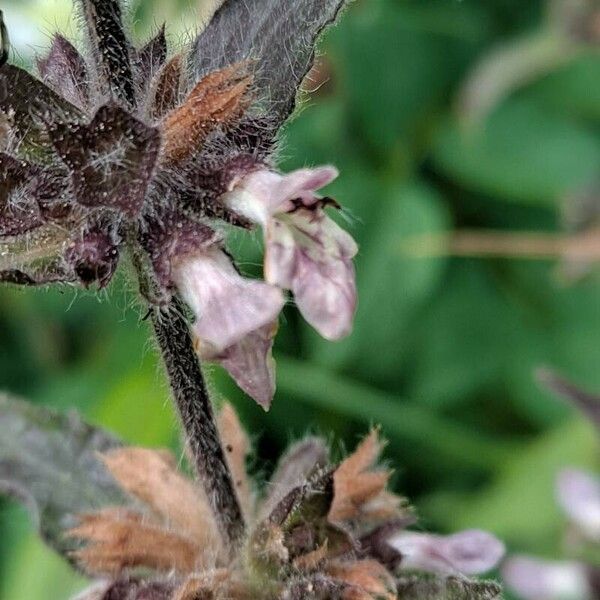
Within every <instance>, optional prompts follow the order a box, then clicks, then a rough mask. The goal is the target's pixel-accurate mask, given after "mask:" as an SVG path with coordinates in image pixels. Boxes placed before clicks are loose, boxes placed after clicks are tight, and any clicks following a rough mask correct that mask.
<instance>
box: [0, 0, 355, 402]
mask: <svg viewBox="0 0 600 600" xmlns="http://www.w3.org/2000/svg"><path fill="white" fill-rule="evenodd" d="M75 4H76V5H77V6H78V8H79V11H80V13H81V17H82V18H81V23H82V24H83V26H84V29H85V32H84V33H85V39H86V48H85V51H84V52H80V51H79V50H78V49H77V48H76V47H75V46H74V45H73V44H72V43H71V42H69V41H68V40H67V39H65V38H64V37H62V36H61V35H56V36H55V37H54V39H53V42H52V46H51V48H50V51H49V53H48V54H47V55H46V56H44V57H42V58H39V59H38V61H37V75H36V76H34V75H31V74H30V73H28V72H27V71H25V70H23V69H21V68H19V67H17V66H14V65H11V64H8V63H7V58H8V48H7V40H8V36H7V33H6V30H5V29H4V25H2V27H3V30H2V43H3V48H2V55H1V56H0V136H1V137H0V280H3V281H7V282H11V283H19V284H27V285H40V284H48V283H55V282H62V283H71V284H81V285H84V286H91V285H94V284H96V285H98V286H99V287H104V286H106V285H108V284H109V283H110V281H111V279H112V276H113V275H114V273H115V271H116V269H117V267H118V264H119V260H120V257H121V256H122V255H123V253H124V251H129V252H131V253H132V254H133V256H134V257H135V264H136V266H137V269H138V272H139V273H140V274H141V277H142V287H143V293H144V295H145V297H146V299H147V300H148V302H149V303H150V305H151V306H152V307H154V308H155V309H157V310H159V311H160V310H163V309H164V308H165V307H167V306H168V305H169V304H170V303H171V300H172V298H173V297H174V296H175V295H180V296H181V297H183V299H184V300H185V301H186V302H187V304H188V305H189V306H190V308H191V309H192V312H193V313H194V317H195V320H196V322H195V325H194V334H195V337H196V338H197V346H198V348H199V349H200V352H201V355H202V356H203V357H204V358H205V359H207V360H213V361H218V362H220V363H221V364H222V365H223V366H224V367H225V368H226V369H227V370H228V371H229V372H230V373H231V375H232V376H233V377H234V378H235V379H236V381H237V382H238V383H239V385H240V386H241V387H242V388H243V389H244V390H245V391H246V392H248V393H249V394H250V395H251V396H253V397H254V398H255V399H256V400H257V401H258V402H259V403H260V404H261V405H263V406H264V407H265V408H268V406H269V405H270V402H271V399H272V397H273V394H274V389H275V387H274V371H273V365H274V363H273V361H272V358H271V346H272V340H273V336H274V334H275V331H276V329H277V321H278V314H279V312H280V310H281V308H282V306H283V304H284V296H283V292H282V290H291V291H292V292H293V294H294V297H295V301H296V303H297V305H298V307H299V308H300V310H301V312H302V313H303V314H304V316H305V317H306V319H307V320H308V321H309V322H310V323H311V324H312V325H313V326H314V327H315V328H316V329H317V330H318V331H319V332H320V333H321V334H322V335H323V336H324V337H326V338H328V339H338V338H340V337H342V336H344V335H347V334H348V333H349V332H350V329H351V326H352V318H353V315H354V309H355V305H356V290H355V281H354V269H353V265H352V258H353V257H354V255H355V254H356V251H357V248H356V245H355V243H354V241H353V240H352V238H351V237H350V236H349V235H348V234H347V233H346V232H344V231H343V230H342V229H341V228H340V227H339V226H338V225H336V224H335V223H334V222H333V221H332V220H331V219H330V218H329V217H328V216H326V214H325V211H324V208H325V207H326V206H328V205H331V206H337V204H336V203H335V202H334V201H332V200H330V199H327V198H321V197H319V196H317V194H316V191H317V190H318V189H320V188H321V187H323V186H324V185H326V184H327V183H329V182H330V181H331V180H332V179H334V178H335V176H336V175H337V171H335V169H333V168H331V167H325V168H321V169H314V170H310V169H308V170H303V171H298V172H296V173H292V174H290V175H287V176H283V175H280V174H278V173H277V172H276V171H275V165H274V164H273V159H272V155H273V151H274V150H275V145H276V140H277V135H278V131H279V129H280V127H281V126H282V124H283V123H284V122H285V121H286V120H287V118H288V117H289V116H290V114H291V113H292V112H293V109H294V107H295V103H296V96H297V92H298V89H299V87H300V85H301V83H302V81H303V80H304V77H305V76H306V74H307V72H308V70H309V69H310V67H311V65H312V61H313V55H314V44H315V42H316V39H317V37H318V36H319V34H320V33H321V31H322V30H323V28H324V27H325V26H326V25H328V24H329V23H330V22H331V21H332V20H333V19H334V18H335V17H336V15H337V13H338V11H339V9H340V8H341V6H342V4H343V0H327V1H325V2H315V1H314V0H310V1H308V0H303V1H301V2H297V3H294V7H293V10H286V11H282V10H281V8H280V5H279V4H278V3H277V2H272V1H269V2H262V1H261V2H258V1H257V0H253V1H252V2H248V1H245V2H239V1H238V0H228V1H226V2H224V3H223V4H222V5H221V7H220V9H219V10H218V11H217V12H216V14H215V15H214V17H213V19H212V20H211V21H210V23H209V24H208V25H207V27H206V28H205V30H204V31H203V32H201V33H200V34H199V35H198V37H197V38H196V40H194V41H193V43H192V44H191V45H190V46H189V47H185V48H183V49H181V51H180V52H178V53H175V54H172V55H169V52H168V46H167V40H166V36H165V30H164V27H163V28H162V29H160V30H159V32H158V33H157V35H156V37H154V39H152V40H150V41H149V42H148V43H147V44H146V45H145V46H143V47H139V48H138V47H136V46H135V45H134V44H133V43H132V42H131V41H130V39H129V37H128V35H127V32H126V30H125V28H124V27H123V22H122V21H123V19H122V6H121V3H120V2H119V0H76V2H75ZM248 23H253V25H252V26H251V27H249V26H248ZM295 30H297V32H296V31H295ZM292 32H294V33H293V34H292ZM290 34H292V35H290ZM260 211H262V212H261V214H260V215H258V212H260ZM255 223H257V224H260V225H261V226H262V227H263V228H264V229H265V235H266V238H267V249H266V259H265V279H266V283H263V282H258V281H250V280H247V279H245V278H243V277H242V276H241V275H240V274H239V273H238V272H237V269H236V267H235V264H234V260H233V258H232V257H231V256H230V255H229V254H228V253H227V251H226V236H225V235H224V233H223V231H224V228H223V225H224V224H229V225H233V226H235V227H240V228H246V229H251V228H252V227H253V226H254V224H255Z"/></svg>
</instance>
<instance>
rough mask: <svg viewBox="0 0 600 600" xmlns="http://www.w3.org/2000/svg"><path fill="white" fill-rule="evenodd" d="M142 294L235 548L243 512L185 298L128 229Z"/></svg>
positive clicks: (191, 443) (210, 493) (202, 474)
mask: <svg viewBox="0 0 600 600" xmlns="http://www.w3.org/2000/svg"><path fill="white" fill-rule="evenodd" d="M126 235H127V237H128V238H129V242H130V243H129V248H130V251H131V258H132V261H133V266H134V268H135V270H136V271H137V275H138V280H139V286H140V294H141V296H142V297H143V298H145V299H146V301H147V302H148V304H149V305H150V316H151V318H152V326H153V328H154V333H155V336H156V340H157V342H158V346H159V348H160V352H161V356H162V359H163V362H164V363H165V367H166V371H167V376H168V378H169V383H170V384H171V391H172V392H173V398H174V400H175V405H176V407H177V410H178V412H179V418H180V420H181V425H182V427H183V431H184V434H185V438H186V440H185V441H186V443H187V445H188V448H189V451H190V453H191V456H192V460H193V461H194V468H195V470H196V473H197V474H198V477H199V478H200V481H201V483H202V485H203V487H204V491H205V492H206V495H207V497H208V500H209V502H210V505H211V508H212V510H213V513H214V516H215V519H216V520H217V523H218V524H219V528H220V530H221V535H222V536H223V539H224V541H225V543H226V544H228V545H229V547H230V548H231V549H232V550H233V549H235V547H236V546H237V545H238V544H239V543H240V542H241V541H242V539H243V537H244V529H245V524H244V517H243V515H242V510H241V507H240V504H239V502H238V497H237V494H236V491H235V487H234V484H233V478H232V476H231V472H230V470H229V466H228V464H227V459H226V458H225V453H224V452H223V446H222V445H221V438H220V436H219V430H218V428H217V424H216V422H215V417H214V412H213V408H212V404H211V401H210V397H209V394H208V390H207V389H206V383H205V381H204V376H203V374H202V369H201V368H200V363H199V361H198V356H197V355H196V351H195V349H194V342H193V340H192V336H191V334H190V330H189V326H188V322H187V320H186V318H185V312H184V307H183V304H182V303H181V301H180V300H179V299H178V298H177V297H176V296H173V297H172V298H170V299H167V298H166V297H165V296H164V295H162V294H161V291H160V286H159V285H158V282H157V281H156V277H155V276H154V271H153V270H152V269H151V267H150V266H149V265H148V264H147V258H146V256H145V255H144V253H143V251H142V249H141V248H140V247H139V246H138V244H137V242H136V241H135V240H136V232H135V231H134V230H129V231H127V232H126Z"/></svg>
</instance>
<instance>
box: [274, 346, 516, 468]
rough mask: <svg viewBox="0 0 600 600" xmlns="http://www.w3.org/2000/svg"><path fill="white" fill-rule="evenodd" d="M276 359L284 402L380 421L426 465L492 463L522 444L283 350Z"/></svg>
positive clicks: (480, 465) (493, 465) (479, 465)
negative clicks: (426, 461) (427, 459)
mask: <svg viewBox="0 0 600 600" xmlns="http://www.w3.org/2000/svg"><path fill="white" fill-rule="evenodd" d="M278 365H279V391H278V393H279V394H280V395H282V396H285V397H286V398H287V399H288V402H289V400H291V399H295V400H297V401H298V402H301V403H302V404H303V405H308V406H313V407H317V408H324V409H326V410H327V411H328V412H331V411H335V413H336V414H337V415H343V416H344V420H345V419H347V418H353V419H357V420H359V421H361V422H366V423H373V422H375V423H382V424H383V425H384V427H385V432H386V433H387V434H389V435H394V436H396V437H398V438H401V439H405V440H406V441H407V442H409V443H410V445H411V446H417V447H418V448H419V452H420V454H421V455H426V456H427V457H430V460H431V462H430V463H429V464H430V465H436V466H438V465H439V464H440V463H441V462H442V461H443V462H444V463H445V464H447V465H452V466H453V468H456V465H457V464H460V465H461V466H462V468H465V467H467V466H468V467H469V468H474V469H482V470H486V469H495V468H496V465H498V464H501V463H503V462H504V461H505V460H507V458H508V457H509V456H510V455H511V454H513V452H514V451H517V450H518V448H519V447H520V446H517V447H516V448H515V446H514V445H513V444H512V443H510V442H508V443H507V442H506V441H501V440H494V439H493V438H491V439H490V438H489V437H486V436H485V435H482V434H481V433H479V432H475V431H473V430H471V429H469V428H467V427H464V426H461V425H460V424H459V423H456V422H453V421H452V420H451V419H442V418H440V417H438V416H437V415H436V414H435V413H433V412H432V411H431V410H429V409H427V408H425V407H422V406H419V404H418V403H416V402H414V401H412V402H410V401H408V400H406V399H404V398H400V397H398V396H396V395H394V394H389V393H386V392H384V391H381V390H378V389H376V388H373V387H370V386H368V385H365V384H364V383H361V382H358V381H356V380H355V379H350V378H345V377H344V376H342V375H340V374H339V373H335V374H334V373H329V372H327V371H326V370H324V369H322V368H319V367H317V366H315V365H311V364H308V363H305V362H300V361H296V360H293V359H290V358H284V357H282V356H280V357H279V358H278ZM276 404H277V402H276ZM338 420H339V419H338ZM424 449H427V451H426V452H423V450H424Z"/></svg>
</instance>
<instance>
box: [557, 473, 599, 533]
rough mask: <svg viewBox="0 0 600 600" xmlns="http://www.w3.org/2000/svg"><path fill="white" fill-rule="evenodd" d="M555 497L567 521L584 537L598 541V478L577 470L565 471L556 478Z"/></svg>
mask: <svg viewBox="0 0 600 600" xmlns="http://www.w3.org/2000/svg"><path fill="white" fill-rule="evenodd" d="M556 496H557V500H558V503H559V504H560V506H561V507H562V509H563V510H564V511H565V513H566V514H567V516H568V517H569V519H571V521H573V523H575V524H576V525H577V526H578V527H579V529H580V530H581V532H582V533H583V534H584V535H585V536H586V537H588V538H591V539H595V540H598V539H600V481H599V480H598V478H596V477H593V476H592V475H589V474H588V473H585V472H584V471H578V470H577V469H565V470H564V471H562V472H561V473H559V475H558V477H557V481H556Z"/></svg>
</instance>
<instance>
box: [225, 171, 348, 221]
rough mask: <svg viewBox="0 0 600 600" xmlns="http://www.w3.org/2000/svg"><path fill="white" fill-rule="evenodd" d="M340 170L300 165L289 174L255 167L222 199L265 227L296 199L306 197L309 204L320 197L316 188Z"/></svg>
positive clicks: (326, 182)
mask: <svg viewBox="0 0 600 600" xmlns="http://www.w3.org/2000/svg"><path fill="white" fill-rule="evenodd" d="M338 174H339V173H338V170H337V169H336V168H335V167H330V166H325V167H318V168H316V169H299V170H297V171H293V172H292V173H289V174H287V175H280V174H279V173H275V172H274V171H269V170H267V169H263V170H260V171H254V172H253V173H250V174H249V175H246V176H245V177H244V178H243V179H241V180H240V181H237V182H236V183H235V185H234V187H233V189H232V190H231V191H229V192H228V193H227V194H225V195H224V196H223V198H222V200H223V202H225V204H226V205H227V206H228V207H229V208H230V209H231V210H233V211H235V212H238V213H239V214H241V215H243V216H245V217H246V218H248V219H250V220H251V221H254V222H255V223H259V224H260V225H262V226H263V227H264V226H265V225H266V223H267V221H268V218H269V217H270V216H272V215H275V214H277V213H285V212H288V211H289V210H291V209H292V208H293V204H292V201H294V200H296V199H303V202H304V203H305V205H306V206H310V205H312V204H314V203H316V202H318V201H320V198H319V197H318V196H316V195H315V192H316V191H317V190H319V189H321V188H322V187H324V186H326V185H328V184H329V183H331V182H332V181H333V180H334V179H336V178H337V176H338Z"/></svg>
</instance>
